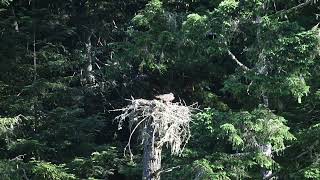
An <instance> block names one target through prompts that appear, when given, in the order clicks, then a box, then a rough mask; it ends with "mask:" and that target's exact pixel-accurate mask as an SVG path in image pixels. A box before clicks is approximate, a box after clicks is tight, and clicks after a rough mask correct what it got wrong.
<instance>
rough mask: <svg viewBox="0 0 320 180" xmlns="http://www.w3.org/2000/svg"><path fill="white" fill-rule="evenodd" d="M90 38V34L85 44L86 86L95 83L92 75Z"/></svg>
mask: <svg viewBox="0 0 320 180" xmlns="http://www.w3.org/2000/svg"><path fill="white" fill-rule="evenodd" d="M91 37H92V33H90V34H89V36H88V37H87V42H86V61H87V62H86V69H85V76H86V83H87V84H93V83H94V82H95V76H94V75H93V63H94V62H93V52H92V44H91Z"/></svg>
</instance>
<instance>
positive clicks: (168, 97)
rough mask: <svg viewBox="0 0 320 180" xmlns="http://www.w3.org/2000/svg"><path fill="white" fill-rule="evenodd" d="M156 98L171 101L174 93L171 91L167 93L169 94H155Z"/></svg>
mask: <svg viewBox="0 0 320 180" xmlns="http://www.w3.org/2000/svg"><path fill="white" fill-rule="evenodd" d="M155 97H156V98H157V99H160V100H162V101H164V102H171V101H173V100H174V95H173V93H169V94H162V95H158V96H155Z"/></svg>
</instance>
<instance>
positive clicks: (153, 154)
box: [142, 124, 162, 180]
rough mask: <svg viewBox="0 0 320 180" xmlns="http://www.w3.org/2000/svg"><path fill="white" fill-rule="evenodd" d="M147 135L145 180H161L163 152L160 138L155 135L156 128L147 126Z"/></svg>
mask: <svg viewBox="0 0 320 180" xmlns="http://www.w3.org/2000/svg"><path fill="white" fill-rule="evenodd" d="M146 128H147V130H146V132H147V134H146V138H145V139H144V151H143V176H142V179H143V180H160V169H161V150H162V148H161V147H160V145H159V143H158V142H159V136H158V135H157V133H155V130H156V128H155V127H154V126H151V124H147V127H146Z"/></svg>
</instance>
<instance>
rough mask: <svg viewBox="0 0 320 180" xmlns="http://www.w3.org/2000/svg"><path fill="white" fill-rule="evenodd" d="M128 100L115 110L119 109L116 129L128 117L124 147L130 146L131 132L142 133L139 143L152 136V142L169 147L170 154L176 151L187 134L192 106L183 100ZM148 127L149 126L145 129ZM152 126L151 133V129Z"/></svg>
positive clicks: (127, 148) (186, 138)
mask: <svg viewBox="0 0 320 180" xmlns="http://www.w3.org/2000/svg"><path fill="white" fill-rule="evenodd" d="M129 101H130V104H129V105H128V106H126V107H124V108H122V109H119V110H118V111H122V113H121V114H120V115H119V116H117V117H116V119H117V120H118V121H119V129H121V128H122V127H123V122H124V121H126V120H128V121H129V126H130V130H131V134H130V137H129V141H128V144H127V146H126V148H125V150H129V153H130V155H131V156H132V153H131V148H130V142H131V138H132V135H133V133H134V132H136V131H139V132H140V133H141V138H142V143H143V142H145V141H147V140H149V139H148V138H152V142H153V145H155V144H156V146H157V147H162V146H163V145H166V146H167V147H170V149H171V154H174V155H179V154H180V153H181V152H182V151H183V149H184V147H185V145H186V144H187V142H188V140H189V138H190V136H191V135H190V125H189V123H190V122H191V119H192V118H191V115H192V111H193V109H194V108H193V106H186V105H185V104H184V103H182V102H177V103H171V102H163V101H160V100H145V99H131V100H129ZM148 128H149V129H148ZM150 128H151V129H152V134H151V133H150V131H149V130H150Z"/></svg>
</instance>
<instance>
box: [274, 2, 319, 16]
mask: <svg viewBox="0 0 320 180" xmlns="http://www.w3.org/2000/svg"><path fill="white" fill-rule="evenodd" d="M313 2H315V0H306V1H305V2H304V3H301V4H298V5H296V6H294V7H292V8H290V9H283V10H281V11H278V12H276V13H275V14H272V15H271V16H278V15H283V14H288V13H291V12H293V11H297V10H299V9H302V8H304V7H306V6H308V5H310V4H312V3H313Z"/></svg>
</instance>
